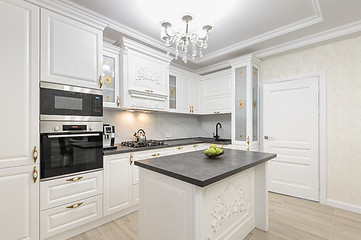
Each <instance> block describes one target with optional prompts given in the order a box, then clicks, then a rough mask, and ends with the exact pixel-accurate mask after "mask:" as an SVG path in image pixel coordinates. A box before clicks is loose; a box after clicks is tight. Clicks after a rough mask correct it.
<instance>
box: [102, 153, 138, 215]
mask: <svg viewBox="0 0 361 240" xmlns="http://www.w3.org/2000/svg"><path fill="white" fill-rule="evenodd" d="M132 162H133V156H132V155H131V154H129V153H125V154H117V155H110V156H104V169H103V171H104V189H103V190H104V192H103V196H104V199H103V209H104V216H107V215H109V214H112V213H115V212H119V211H121V210H123V209H126V208H128V207H131V206H132V201H133V194H132V186H133V184H132V181H133V176H132Z"/></svg>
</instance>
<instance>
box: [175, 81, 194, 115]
mask: <svg viewBox="0 0 361 240" xmlns="http://www.w3.org/2000/svg"><path fill="white" fill-rule="evenodd" d="M177 81H178V82H177V95H178V96H179V97H178V101H177V110H178V112H183V113H190V110H191V108H190V102H189V82H190V81H189V80H188V79H187V78H185V77H183V76H180V77H178V80H177Z"/></svg>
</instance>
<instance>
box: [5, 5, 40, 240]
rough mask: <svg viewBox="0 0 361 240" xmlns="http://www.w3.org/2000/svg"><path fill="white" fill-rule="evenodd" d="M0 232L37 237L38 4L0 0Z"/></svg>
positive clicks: (7, 235) (7, 234) (8, 236)
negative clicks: (0, 111)
mask: <svg viewBox="0 0 361 240" xmlns="http://www.w3.org/2000/svg"><path fill="white" fill-rule="evenodd" d="M0 32H1V38H0V53H1V55H0V76H1V87H0V102H1V110H2V113H1V124H0V132H1V138H0V147H1V151H0V192H1V198H0V209H1V211H0V212H1V214H0V233H1V239H39V177H38V172H39V157H38V149H39V7H37V6H34V5H32V4H29V3H26V2H24V1H21V0H0Z"/></svg>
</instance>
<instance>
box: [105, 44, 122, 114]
mask: <svg viewBox="0 0 361 240" xmlns="http://www.w3.org/2000/svg"><path fill="white" fill-rule="evenodd" d="M119 56H120V48H118V47H116V46H113V45H109V46H108V45H104V48H103V106H104V107H107V108H118V107H119V105H120V98H119Z"/></svg>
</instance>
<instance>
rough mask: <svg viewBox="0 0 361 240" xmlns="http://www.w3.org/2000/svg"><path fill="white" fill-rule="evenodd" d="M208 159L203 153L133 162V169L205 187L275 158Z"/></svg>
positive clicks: (236, 153) (240, 154)
mask: <svg viewBox="0 0 361 240" xmlns="http://www.w3.org/2000/svg"><path fill="white" fill-rule="evenodd" d="M224 152H225V153H224V154H223V155H221V156H220V157H218V158H215V159H211V158H207V157H206V156H204V155H203V153H202V151H194V152H188V153H181V154H176V155H171V156H165V157H159V158H154V159H147V160H141V161H135V165H137V166H139V167H142V168H145V169H148V170H151V171H154V172H157V173H161V174H164V175H166V176H169V177H173V178H176V179H178V180H181V181H184V182H188V183H191V184H193V185H196V186H199V187H205V186H208V185H210V184H212V183H215V182H218V181H220V180H222V179H224V178H227V177H229V176H232V175H234V174H236V173H239V172H242V171H244V170H247V169H249V168H251V167H254V166H256V165H258V164H261V163H264V162H266V161H268V160H271V159H273V158H275V157H276V156H277V155H276V154H271V153H262V152H251V151H241V150H234V149H224Z"/></svg>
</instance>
